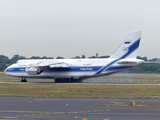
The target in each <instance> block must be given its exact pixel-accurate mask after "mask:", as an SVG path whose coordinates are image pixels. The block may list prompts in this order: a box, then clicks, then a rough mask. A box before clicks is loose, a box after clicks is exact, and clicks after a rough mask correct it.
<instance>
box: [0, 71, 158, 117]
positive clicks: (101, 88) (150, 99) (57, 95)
mask: <svg viewBox="0 0 160 120" xmlns="http://www.w3.org/2000/svg"><path fill="white" fill-rule="evenodd" d="M96 79H99V81H98V84H97V80H96ZM96 79H89V80H88V81H85V83H82V84H58V83H56V84H55V83H54V82H53V80H46V81H44V80H32V79H29V82H28V83H19V80H20V79H17V78H12V77H8V76H5V75H4V74H3V73H1V74H0V96H1V97H0V119H16V120H22V119H23V120H24V119H31V120H35V119H37V120H38V119H40V120H46V119H52V120H53V119H55V120H75V119H77V120H81V119H82V118H88V120H103V119H106V118H110V119H111V120H122V119H123V120H128V119H129V120H150V119H154V120H159V118H160V113H159V111H160V99H159V98H160V97H159V96H160V90H159V83H160V76H159V75H158V74H115V75H112V76H108V77H102V78H96ZM117 84H118V85H117ZM124 84H126V85H124ZM133 84H134V85H133ZM144 84H145V85H144ZM9 96H10V97H9ZM13 96H14V97H13ZM17 96H18V97H17ZM69 97H70V98H69ZM121 98H123V99H121ZM135 98H136V99H135ZM144 98H145V99H144ZM131 100H133V101H135V102H136V103H137V106H130V105H129V103H130V101H131Z"/></svg>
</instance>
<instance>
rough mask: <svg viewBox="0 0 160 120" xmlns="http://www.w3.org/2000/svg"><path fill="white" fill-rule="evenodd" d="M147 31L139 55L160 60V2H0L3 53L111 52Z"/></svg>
mask: <svg viewBox="0 0 160 120" xmlns="http://www.w3.org/2000/svg"><path fill="white" fill-rule="evenodd" d="M134 30H142V31H143V32H142V39H141V44H140V47H139V51H138V55H139V56H141V57H147V58H150V59H151V58H160V54H159V51H160V47H159V46H160V1H159V0H0V55H5V56H8V57H9V58H11V57H13V56H14V55H15V54H18V55H20V56H25V57H31V56H40V57H43V56H46V57H54V58H56V57H58V56H62V57H65V58H72V57H75V56H82V55H85V56H86V57H90V56H93V55H96V53H98V54H99V56H103V55H111V54H112V53H114V52H115V50H116V49H117V48H118V47H119V46H120V44H121V43H122V42H123V41H124V40H125V39H126V37H127V36H128V35H129V34H130V32H132V31H134Z"/></svg>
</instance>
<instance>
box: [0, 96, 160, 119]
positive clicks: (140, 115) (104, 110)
mask: <svg viewBox="0 0 160 120" xmlns="http://www.w3.org/2000/svg"><path fill="white" fill-rule="evenodd" d="M131 100H133V101H135V102H136V103H137V104H157V105H158V104H160V100H159V99H100V98H88V99H86V98H85V99H83V98H28V97H0V120H1V119H7V120H8V119H16V120H22V119H23V120H82V118H88V120H104V119H107V118H110V120H159V119H160V107H133V106H126V105H128V104H130V101H131ZM118 105H120V106H118Z"/></svg>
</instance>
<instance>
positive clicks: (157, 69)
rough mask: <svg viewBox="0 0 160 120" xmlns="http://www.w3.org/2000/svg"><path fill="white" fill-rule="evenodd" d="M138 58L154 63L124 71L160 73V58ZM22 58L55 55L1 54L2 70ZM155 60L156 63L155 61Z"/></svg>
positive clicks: (77, 57) (0, 69) (0, 63)
mask: <svg viewBox="0 0 160 120" xmlns="http://www.w3.org/2000/svg"><path fill="white" fill-rule="evenodd" d="M109 57H110V56H108V55H106V56H99V57H97V56H91V57H88V58H89V59H94V58H109ZM84 58H85V55H82V56H81V57H80V56H75V57H73V58H72V59H84ZM137 58H138V59H142V60H144V61H150V62H152V63H143V64H141V65H139V66H137V67H135V68H131V69H128V70H126V71H124V72H130V73H160V58H153V59H148V58H147V57H141V56H138V57H137ZM22 59H54V58H53V57H46V56H43V57H39V56H32V57H30V58H26V57H24V56H20V55H14V56H13V57H12V58H11V59H9V57H7V56H4V55H0V71H4V70H5V69H6V68H7V67H8V66H9V65H11V64H13V63H16V62H17V61H18V60H22ZM56 59H64V57H60V56H58V57H57V58H56ZM153 62H155V63H153Z"/></svg>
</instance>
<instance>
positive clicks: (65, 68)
mask: <svg viewBox="0 0 160 120" xmlns="http://www.w3.org/2000/svg"><path fill="white" fill-rule="evenodd" d="M141 33H142V31H141V30H137V31H133V32H131V34H130V35H129V36H128V37H127V39H126V40H125V41H124V42H123V43H122V44H121V46H120V47H119V48H118V49H117V50H116V52H115V53H114V54H112V55H111V56H110V57H109V58H105V59H98V58H97V59H38V60H34V59H29V60H28V59H27V60H18V61H17V63H15V64H12V65H10V66H9V67H8V68H6V70H5V73H6V74H7V75H10V76H14V77H19V78H21V82H26V81H27V80H26V78H45V79H46V78H53V79H55V82H56V83H59V82H82V80H83V79H87V78H92V77H99V76H105V75H110V74H114V73H117V72H120V71H122V70H125V69H129V68H132V67H135V66H137V65H139V64H141V63H143V62H144V61H143V60H139V59H136V57H137V50H138V48H139V44H140V40H141Z"/></svg>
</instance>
